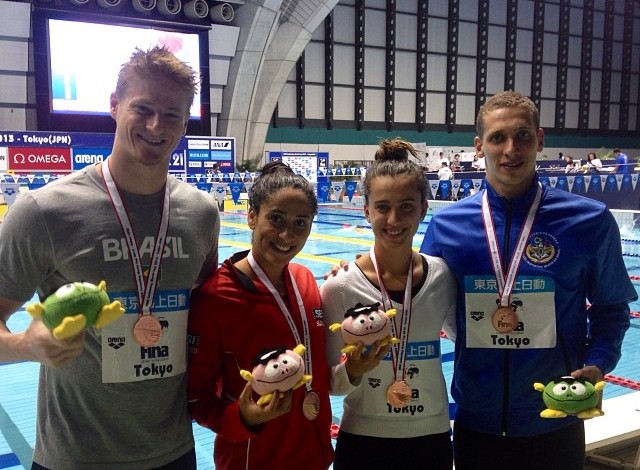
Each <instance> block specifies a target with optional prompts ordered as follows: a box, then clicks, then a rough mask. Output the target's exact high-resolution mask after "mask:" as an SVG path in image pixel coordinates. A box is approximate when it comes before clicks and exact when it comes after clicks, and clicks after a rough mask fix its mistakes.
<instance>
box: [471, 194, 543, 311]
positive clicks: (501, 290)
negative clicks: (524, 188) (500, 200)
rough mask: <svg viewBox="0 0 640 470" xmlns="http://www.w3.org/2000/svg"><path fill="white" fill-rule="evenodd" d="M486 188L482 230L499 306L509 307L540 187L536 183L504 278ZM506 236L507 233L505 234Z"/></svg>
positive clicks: (537, 202)
mask: <svg viewBox="0 0 640 470" xmlns="http://www.w3.org/2000/svg"><path fill="white" fill-rule="evenodd" d="M487 192H488V191H487V190H485V192H484V194H483V195H482V219H483V221H484V230H485V233H486V235H487V244H488V246H489V254H490V256H491V263H492V265H493V272H494V275H495V278H496V282H497V283H498V297H499V300H500V306H501V307H510V303H511V300H510V298H511V293H512V292H513V288H514V286H515V283H516V275H517V273H518V269H519V268H520V262H521V260H522V255H523V253H524V248H525V245H526V243H527V240H528V239H529V235H530V233H531V228H532V227H533V222H534V220H535V217H536V212H538V207H539V206H540V198H541V197H542V187H541V186H540V185H539V184H538V190H537V191H536V196H535V198H534V199H533V203H532V204H531V207H530V208H529V212H528V213H527V218H526V219H525V221H524V223H523V225H522V229H521V230H520V236H519V238H518V243H517V245H516V249H515V251H514V253H513V258H512V259H511V263H510V264H509V270H508V271H507V276H506V278H505V276H504V271H503V268H502V260H501V258H500V247H499V246H498V238H497V237H496V230H495V226H494V225H493V217H492V216H491V207H490V206H489V198H488V196H487ZM507 236H508V234H507Z"/></svg>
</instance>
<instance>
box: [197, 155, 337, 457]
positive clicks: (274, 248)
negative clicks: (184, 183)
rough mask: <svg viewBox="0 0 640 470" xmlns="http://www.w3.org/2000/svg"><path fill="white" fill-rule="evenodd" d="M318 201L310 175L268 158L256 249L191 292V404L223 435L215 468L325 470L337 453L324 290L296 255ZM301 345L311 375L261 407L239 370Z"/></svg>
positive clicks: (259, 191) (258, 196)
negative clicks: (333, 440) (306, 176)
mask: <svg viewBox="0 0 640 470" xmlns="http://www.w3.org/2000/svg"><path fill="white" fill-rule="evenodd" d="M317 209H318V205H317V200H316V196H315V193H314V191H313V188H312V187H311V185H310V184H309V182H308V181H307V180H305V179H304V178H303V177H302V176H299V175H296V174H294V173H293V171H292V170H291V169H290V168H289V167H288V166H287V165H285V164H283V163H280V162H272V163H268V164H267V165H265V167H264V168H263V169H262V173H261V174H260V176H259V177H258V178H257V179H256V181H255V184H254V185H253V187H252V188H251V193H250V197H249V211H248V215H247V221H248V225H249V227H250V228H251V230H252V231H253V234H252V239H251V250H249V251H248V252H247V251H245V252H241V253H236V254H235V255H233V256H232V257H231V258H229V259H228V260H226V261H225V262H224V264H223V265H222V266H221V268H220V269H219V270H218V271H217V272H216V273H215V274H214V275H213V276H212V277H211V278H210V279H208V280H207V281H206V282H205V283H204V284H203V285H202V286H201V287H200V288H198V289H197V290H196V291H195V292H194V294H193V297H192V299H191V304H190V305H191V307H190V315H189V330H188V331H189V383H188V395H189V406H190V410H191V413H192V416H193V418H194V419H195V420H196V421H197V422H198V423H200V424H201V425H203V426H206V427H208V428H210V429H212V430H213V431H214V432H215V433H216V439H215V444H214V461H215V466H216V469H217V470H221V469H232V470H235V469H254V468H255V469H260V470H268V469H274V470H276V469H277V470H281V469H283V468H305V469H306V470H316V469H317V470H326V469H327V468H328V467H329V466H330V465H331V462H332V460H333V448H332V446H331V439H330V434H329V431H330V426H331V407H330V403H329V392H328V388H329V383H330V379H329V377H330V373H329V367H328V365H327V360H326V354H325V333H324V322H323V313H322V305H321V301H320V294H319V291H318V286H317V283H316V281H315V278H314V276H313V274H312V273H311V272H310V271H309V270H308V269H307V268H305V267H304V266H302V265H299V264H295V263H291V262H290V261H291V260H292V259H293V258H294V257H295V256H296V255H297V254H298V253H299V252H300V251H301V250H302V248H303V246H304V244H305V242H306V240H307V238H308V236H309V233H310V231H311V223H312V220H313V217H314V216H315V214H316V213H317ZM298 344H302V345H304V346H305V352H304V353H303V354H302V358H303V360H304V361H305V365H306V367H305V368H306V374H310V375H311V376H312V381H311V382H308V383H306V384H305V385H304V386H301V387H299V388H296V389H294V390H280V391H279V392H284V393H274V394H273V397H272V398H271V401H269V402H268V403H267V404H266V405H265V404H262V405H258V403H257V398H258V395H257V394H256V393H255V392H254V391H253V390H252V386H251V382H248V381H246V380H245V379H244V378H243V377H241V375H240V370H247V371H251V370H252V368H253V366H254V363H255V361H256V358H258V362H259V358H260V357H261V356H265V354H264V352H265V351H274V350H278V349H281V348H284V349H289V350H292V349H294V347H295V346H296V345H298ZM265 357H268V356H265Z"/></svg>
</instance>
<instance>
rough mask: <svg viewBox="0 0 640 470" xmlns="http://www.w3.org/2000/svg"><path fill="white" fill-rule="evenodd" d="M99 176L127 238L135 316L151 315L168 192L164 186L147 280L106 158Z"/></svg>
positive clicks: (166, 215) (166, 221) (131, 229)
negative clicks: (136, 302) (160, 213)
mask: <svg viewBox="0 0 640 470" xmlns="http://www.w3.org/2000/svg"><path fill="white" fill-rule="evenodd" d="M102 177H103V179H104V183H105V185H106V187H107V192H108V193H109V197H110V198H111V203H112V204H113V208H114V210H115V211H116V216H117V217H118V221H119V222H120V226H121V227H122V231H123V232H124V238H125V240H126V241H127V247H128V248H129V257H130V259H131V264H132V266H133V274H134V278H135V281H136V286H137V295H138V308H139V309H140V314H139V317H140V316H142V315H151V307H152V305H153V297H154V295H155V292H156V280H157V279H158V274H159V273H160V264H161V263H162V252H163V250H164V245H165V240H166V238H167V231H168V230H169V191H167V186H166V183H165V186H164V189H163V191H164V203H163V205H162V217H161V218H160V224H159V226H158V233H157V234H156V237H155V245H154V247H153V253H152V256H151V266H149V273H148V276H147V281H146V283H145V279H144V277H145V276H144V267H143V266H142V259H141V258H140V250H139V249H138V243H137V241H136V236H135V233H134V231H133V227H132V225H131V221H130V220H129V216H128V215H127V210H126V208H125V207H124V203H123V202H122V197H121V196H120V191H119V190H118V187H117V186H116V183H115V181H114V180H113V176H111V171H110V170H109V159H107V161H106V162H104V163H103V164H102Z"/></svg>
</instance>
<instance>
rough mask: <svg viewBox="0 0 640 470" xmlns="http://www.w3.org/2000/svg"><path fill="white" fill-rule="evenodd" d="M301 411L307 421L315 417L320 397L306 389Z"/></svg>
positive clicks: (318, 409) (318, 410)
mask: <svg viewBox="0 0 640 470" xmlns="http://www.w3.org/2000/svg"><path fill="white" fill-rule="evenodd" d="M302 413H303V414H304V417H305V418H307V419H308V420H309V421H313V420H314V419H316V418H317V417H318V414H319V413H320V397H319V396H318V394H317V393H316V392H314V391H313V390H310V391H308V392H307V393H306V395H305V396H304V401H303V402H302Z"/></svg>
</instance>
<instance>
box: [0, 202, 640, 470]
mask: <svg viewBox="0 0 640 470" xmlns="http://www.w3.org/2000/svg"><path fill="white" fill-rule="evenodd" d="M430 219H431V215H430V214H428V215H427V217H426V218H425V221H424V222H422V223H421V224H420V226H419V228H418V233H417V234H416V236H415V238H414V243H413V245H414V247H415V248H416V249H417V248H418V247H419V246H420V244H421V243H422V238H423V236H424V232H425V231H426V228H427V225H428V223H429V220H430ZM621 238H622V247H623V253H625V256H624V261H625V265H626V266H627V271H628V272H629V276H630V277H631V279H632V281H633V284H634V287H635V288H636V291H638V292H639V293H640V229H638V228H635V227H633V226H632V224H630V225H629V226H623V227H622V228H621ZM250 241H251V231H250V230H249V228H248V227H247V223H246V214H245V213H242V212H237V213H231V212H225V213H223V214H222V223H221V230H220V244H219V258H220V262H222V261H223V260H225V259H226V258H228V257H229V256H231V255H232V254H233V253H235V252H237V251H241V250H246V249H249V247H250ZM372 245H373V233H372V232H371V227H370V225H369V224H368V223H367V221H366V220H365V218H364V216H363V213H362V208H361V207H356V206H349V205H346V206H345V205H334V206H323V207H321V208H320V211H319V213H318V216H317V217H316V219H315V220H314V224H313V228H312V232H311V235H310V237H309V240H308V242H307V243H306V245H305V247H304V249H303V250H302V252H301V253H300V254H299V255H298V257H297V258H296V262H299V263H301V264H304V265H305V266H307V267H308V268H309V269H310V270H311V271H312V272H313V273H314V275H315V277H316V279H317V280H318V284H322V282H323V277H322V276H323V274H324V273H325V272H326V271H327V270H328V269H329V268H330V267H331V266H332V265H335V264H338V263H339V261H340V260H342V259H346V260H352V259H354V258H355V255H356V253H364V252H365V251H367V250H369V248H371V246H372ZM631 310H632V312H634V313H633V314H632V318H631V328H630V329H629V331H628V332H627V335H626V336H625V340H624V343H623V346H622V359H621V361H620V363H619V364H618V367H617V368H616V369H615V370H614V371H613V372H612V375H613V376H614V377H615V378H617V379H619V380H617V381H616V380H613V381H609V383H607V386H606V387H605V389H604V398H605V399H608V398H613V397H617V396H621V395H624V394H627V393H631V392H633V391H634V390H637V389H634V388H633V387H635V386H637V385H638V384H640V348H639V347H638V346H639V345H640V313H638V312H640V302H634V303H633V304H632V305H631ZM28 323H29V316H28V315H27V314H26V313H24V312H23V311H21V312H19V313H16V314H15V315H14V316H12V317H11V319H10V322H9V327H10V329H12V331H20V330H21V329H24V328H26V326H27V325H28ZM442 361H443V371H444V375H445V378H446V380H447V385H449V384H450V379H451V375H452V371H453V344H452V343H451V342H450V341H448V340H442ZM38 368H39V366H38V365H37V364H33V363H18V364H6V365H0V377H1V379H0V431H1V433H0V470H5V469H11V470H22V469H23V468H29V467H30V465H31V452H32V449H33V445H34V442H35V403H36V389H37V380H38ZM449 400H450V402H452V400H451V397H449ZM332 411H333V416H334V422H336V423H338V422H339V421H340V417H341V415H342V399H341V398H340V397H332ZM193 430H194V435H195V438H196V452H197V458H198V469H199V470H210V469H213V468H214V467H213V437H214V436H213V433H212V432H211V431H210V430H208V429H204V428H202V427H200V426H198V425H197V424H194V425H193Z"/></svg>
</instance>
